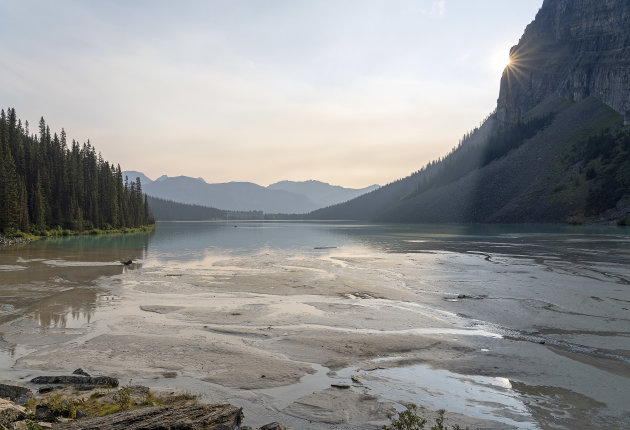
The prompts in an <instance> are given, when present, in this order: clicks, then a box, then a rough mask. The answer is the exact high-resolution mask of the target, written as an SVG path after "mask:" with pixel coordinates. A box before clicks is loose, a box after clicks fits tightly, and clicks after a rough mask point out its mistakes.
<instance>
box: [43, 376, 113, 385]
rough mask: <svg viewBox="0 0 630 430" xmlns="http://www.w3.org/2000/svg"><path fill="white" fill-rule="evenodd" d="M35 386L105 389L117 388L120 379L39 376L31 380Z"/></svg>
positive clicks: (108, 377) (107, 377)
mask: <svg viewBox="0 0 630 430" xmlns="http://www.w3.org/2000/svg"><path fill="white" fill-rule="evenodd" d="M31 382H32V383H33V384H63V385H100V386H103V387H117V386H118V379H116V378H112V377H110V376H79V375H71V376H38V377H37V378H33V379H31Z"/></svg>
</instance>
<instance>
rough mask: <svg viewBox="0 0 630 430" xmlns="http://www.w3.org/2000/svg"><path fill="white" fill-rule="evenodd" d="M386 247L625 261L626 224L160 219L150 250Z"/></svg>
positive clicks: (171, 253)
mask: <svg viewBox="0 0 630 430" xmlns="http://www.w3.org/2000/svg"><path fill="white" fill-rule="evenodd" d="M341 246H347V247H366V248H370V249H377V250H379V251H386V252H398V253H415V252H433V251H439V252H458V253H492V254H509V255H513V256H518V255H527V256H529V257H531V256H542V257H545V258H546V257H549V258H554V257H558V256H562V257H563V258H565V259H569V260H588V261H606V260H609V259H611V258H614V259H615V261H619V258H620V256H621V257H622V258H625V259H627V260H629V261H630V229H627V228H626V229H624V228H619V227H616V226H614V227H613V226H567V225H531V224H527V225H483V224H482V225H446V224H444V225H439V224H416V225H406V224H358V223H352V222H263V221H252V222H237V223H233V222H232V223H227V222H160V223H158V226H157V229H156V232H155V235H154V236H153V237H152V238H151V241H150V243H149V248H148V254H150V257H151V258H155V259H156V260H157V261H161V262H165V261H180V262H190V261H201V260H204V259H206V258H207V256H208V253H209V252H210V253H214V254H216V253H217V252H220V253H230V254H239V253H247V252H255V251H260V250H264V249H283V250H289V251H290V250H295V251H301V252H304V251H307V252H316V251H318V249H316V248H326V247H332V248H334V247H341Z"/></svg>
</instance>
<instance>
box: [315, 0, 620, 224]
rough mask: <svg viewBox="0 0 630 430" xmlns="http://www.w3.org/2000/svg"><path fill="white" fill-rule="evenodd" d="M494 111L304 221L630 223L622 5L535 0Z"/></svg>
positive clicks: (583, 0) (580, 0)
mask: <svg viewBox="0 0 630 430" xmlns="http://www.w3.org/2000/svg"><path fill="white" fill-rule="evenodd" d="M510 58H511V61H510V65H509V66H508V67H506V69H505V71H504V73H503V76H502V78H501V87H500V94H499V98H498V101H497V109H496V110H495V111H494V112H493V113H492V114H491V115H490V116H489V117H487V118H486V120H485V121H484V122H483V125H482V126H481V127H480V128H478V129H475V130H473V131H472V132H471V133H469V134H467V135H466V136H465V137H464V139H462V141H461V142H460V144H459V145H458V146H457V147H455V148H454V149H453V150H452V151H451V152H450V153H449V154H448V155H446V156H445V157H444V158H442V159H441V160H439V161H434V162H431V163H429V164H428V165H426V166H424V167H423V168H422V169H420V170H419V171H417V172H415V173H413V174H412V175H410V176H408V177H406V178H403V179H401V180H398V181H396V182H394V183H391V184H388V185H387V186H384V187H382V188H380V189H378V190H375V191H372V192H371V193H368V194H365V195H363V196H360V197H358V198H356V199H354V200H352V201H350V202H347V203H344V204H340V205H334V206H331V207H328V208H324V209H320V210H317V211H314V212H313V213H311V214H308V218H313V219H356V220H373V221H396V222H506V223H518V222H583V221H596V220H614V219H622V218H624V217H628V216H630V128H629V127H627V126H628V122H629V118H630V111H629V109H630V2H628V1H627V0H604V1H602V0H545V1H544V3H543V6H542V7H541V9H540V10H539V12H538V14H537V15H536V18H535V20H534V21H533V22H532V23H531V24H530V25H529V26H527V28H526V30H525V33H524V35H523V36H522V38H521V39H520V41H519V43H518V45H516V46H515V47H513V48H512V49H511V51H510Z"/></svg>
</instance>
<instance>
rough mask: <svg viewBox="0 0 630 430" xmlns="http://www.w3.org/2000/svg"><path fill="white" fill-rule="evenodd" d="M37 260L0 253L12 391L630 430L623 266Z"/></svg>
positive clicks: (487, 259) (346, 252) (450, 255)
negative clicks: (57, 377)
mask: <svg viewBox="0 0 630 430" xmlns="http://www.w3.org/2000/svg"><path fill="white" fill-rule="evenodd" d="M29 246H30V247H31V248H30V249H27V247H23V248H19V249H18V248H15V249H13V250H7V249H4V250H2V251H0V269H2V272H1V273H0V275H2V277H1V278H0V279H2V281H0V292H1V297H0V306H1V307H2V309H3V310H4V309H6V310H8V312H3V314H2V316H0V323H1V324H0V338H1V340H0V352H3V356H2V358H0V363H2V368H1V371H2V372H1V373H2V374H1V375H0V376H1V378H3V379H8V380H19V379H30V377H32V376H36V375H39V374H51V373H52V374H55V373H68V372H69V371H72V370H74V369H75V368H77V367H82V368H85V369H88V370H89V371H90V372H91V373H95V374H107V375H112V376H117V377H119V378H122V379H123V380H127V379H133V381H134V383H142V384H146V385H149V386H156V387H163V388H176V389H184V390H187V391H190V392H193V393H200V394H202V396H203V397H204V398H206V399H207V400H210V401H212V400H228V401H230V402H232V403H233V404H235V405H239V406H243V407H244V408H245V416H246V424H248V425H254V426H255V425H261V424H264V423H266V422H269V421H273V420H279V421H283V422H285V423H286V424H287V425H288V426H290V427H292V428H304V429H323V428H348V429H350V428H376V426H379V425H382V424H383V423H385V422H386V421H387V414H388V413H391V412H393V411H394V410H395V408H398V409H400V408H401V407H402V405H404V404H407V403H410V402H414V403H417V404H419V405H421V406H422V407H423V408H424V409H423V411H424V412H425V413H426V414H427V415H429V416H430V415H431V414H433V413H434V411H435V410H437V409H440V408H444V409H446V410H447V411H449V413H447V417H448V418H449V422H451V423H459V424H461V425H468V426H470V428H496V429H500V428H501V429H502V428H532V429H536V428H567V429H568V428H571V429H573V428H589V427H592V426H594V427H601V428H611V429H614V428H619V429H621V428H627V427H628V426H630V414H629V412H628V409H627V404H628V403H629V402H630V389H629V388H628V387H629V386H630V384H629V382H630V381H629V378H630V365H629V360H628V357H630V353H629V351H630V312H628V310H627V308H628V307H629V305H630V303H628V302H629V301H630V297H629V295H630V294H629V291H630V290H629V288H630V286H629V285H628V283H627V279H630V269H628V268H627V267H626V266H624V265H622V264H615V263H614V262H608V263H605V264H604V263H601V262H600V263H598V264H593V265H588V264H585V263H584V262H583V261H579V262H577V261H576V262H571V261H567V260H565V259H563V258H561V257H558V256H540V255H536V256H531V255H516V254H515V253H514V252H512V253H505V252H495V251H497V250H496V249H495V248H493V249H491V251H493V252H485V251H484V252H454V251H453V250H440V251H438V250H422V252H402V253H399V252H396V253H392V252H384V251H382V250H379V249H376V248H373V247H365V246H356V245H354V244H349V245H345V246H340V247H338V248H333V249H320V250H310V251H309V250H302V251H299V252H298V251H296V250H295V249H291V250H287V249H271V248H268V249H260V250H256V251H252V252H245V253H232V254H230V253H224V252H215V251H212V250H210V251H206V252H205V253H204V254H203V256H202V257H199V258H196V259H193V260H185V259H181V260H177V259H169V258H165V257H164V256H163V255H159V254H158V255H155V256H151V254H150V252H149V254H148V255H145V253H144V251H142V250H140V251H138V250H136V251H135V254H134V255H133V258H134V259H137V262H138V264H135V265H134V266H133V267H130V268H124V267H122V266H120V265H119V264H117V263H116V262H117V261H119V260H121V259H124V258H126V257H125V256H124V255H127V254H129V253H130V252H131V251H130V250H129V249H125V250H120V249H114V250H112V249H109V250H106V251H103V250H101V251H97V250H93V251H92V252H91V253H87V254H85V253H81V254H80V255H72V254H62V255H56V256H55V255H51V254H54V253H55V252H59V250H55V249H54V248H53V249H52V250H51V249H39V248H38V247H37V246H36V244H31V245H29ZM486 251H487V250H486ZM25 253H28V254H29V255H25ZM123 254H124V255H123ZM558 285H562V286H563V287H562V288H561V289H558V288H557V286H558ZM543 342H544V343H543ZM173 376H176V377H175V378H173ZM331 384H340V385H348V386H350V388H347V389H345V388H334V387H331Z"/></svg>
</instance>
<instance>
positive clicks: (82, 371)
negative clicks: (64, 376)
mask: <svg viewBox="0 0 630 430" xmlns="http://www.w3.org/2000/svg"><path fill="white" fill-rule="evenodd" d="M72 374H73V375H81V376H90V374H89V373H87V372H86V371H85V370H83V369H81V368H80V367H79V368H78V369H77V370H75V371H74V372H72Z"/></svg>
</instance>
